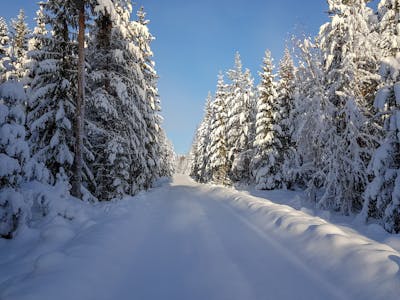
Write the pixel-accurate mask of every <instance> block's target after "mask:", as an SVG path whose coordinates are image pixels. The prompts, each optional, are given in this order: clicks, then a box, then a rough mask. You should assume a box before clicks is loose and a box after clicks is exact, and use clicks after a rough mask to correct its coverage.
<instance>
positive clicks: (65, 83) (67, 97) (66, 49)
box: [28, 0, 77, 182]
mask: <svg viewBox="0 0 400 300" xmlns="http://www.w3.org/2000/svg"><path fill="white" fill-rule="evenodd" d="M42 9H43V14H44V17H43V18H44V20H45V22H46V25H47V26H48V27H49V29H51V35H47V34H42V35H39V34H38V35H35V39H36V42H37V43H40V44H41V45H42V48H41V49H38V50H36V51H32V52H31V55H30V56H31V59H32V60H34V61H36V64H35V68H34V69H33V70H32V74H33V79H32V82H31V87H30V89H31V90H30V99H29V114H28V128H30V131H31V134H30V141H29V142H30V145H31V149H32V152H33V155H34V157H35V158H36V159H37V160H38V161H39V162H43V163H44V164H45V165H46V167H47V168H48V169H49V171H50V172H51V175H52V178H51V182H54V181H55V180H56V179H57V178H58V177H60V176H61V177H63V178H70V176H71V175H72V173H71V167H72V163H73V159H74V151H73V149H74V136H73V132H72V123H73V117H74V113H75V98H76V90H77V89H76V72H73V71H72V70H76V57H75V53H76V44H75V43H74V42H73V41H72V40H71V37H70V35H71V34H72V33H71V32H70V30H71V29H72V28H76V16H77V13H76V11H75V5H74V4H73V1H72V0H68V1H62V0H48V1H47V2H43V3H42Z"/></svg>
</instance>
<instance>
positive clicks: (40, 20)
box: [25, 4, 48, 87]
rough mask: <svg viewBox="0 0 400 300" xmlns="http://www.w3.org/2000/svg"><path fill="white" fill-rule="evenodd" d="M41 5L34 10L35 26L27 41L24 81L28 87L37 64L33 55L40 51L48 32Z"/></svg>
mask: <svg viewBox="0 0 400 300" xmlns="http://www.w3.org/2000/svg"><path fill="white" fill-rule="evenodd" d="M43 7H44V6H43V5H41V4H39V9H38V10H37V12H36V18H35V20H36V26H35V28H34V30H33V32H32V37H31V38H30V39H29V41H28V53H27V56H28V60H27V63H26V67H27V69H28V70H27V74H26V75H27V77H26V79H25V83H26V85H27V86H28V87H30V84H31V82H32V80H33V77H34V72H33V71H34V70H35V69H36V68H37V66H38V62H37V61H36V60H35V59H33V57H34V56H35V55H38V51H41V50H42V48H43V47H44V44H43V42H44V38H45V37H46V36H47V34H48V32H47V29H46V19H45V14H44V11H43Z"/></svg>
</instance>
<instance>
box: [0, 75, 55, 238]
mask: <svg viewBox="0 0 400 300" xmlns="http://www.w3.org/2000/svg"><path fill="white" fill-rule="evenodd" d="M26 100H27V99H26V94H25V91H24V88H23V86H22V84H21V83H20V82H18V81H17V80H16V79H9V80H7V81H6V82H4V83H2V84H1V85H0V237H1V238H12V237H13V236H14V235H15V233H16V230H17V229H18V227H19V226H20V225H21V224H23V223H25V219H26V218H28V217H29V215H30V209H31V206H32V203H31V202H30V200H29V199H26V198H25V197H24V196H23V195H22V194H21V192H20V189H19V188H20V185H21V184H22V183H23V182H25V181H30V180H33V179H37V180H43V181H46V180H47V177H48V172H47V170H46V169H45V168H43V165H40V164H37V163H36V162H35V161H34V160H33V159H31V156H30V149H29V146H28V143H27V141H26V139H25V138H26V131H25V120H26V119H25V102H26Z"/></svg>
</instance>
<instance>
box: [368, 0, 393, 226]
mask: <svg viewBox="0 0 400 300" xmlns="http://www.w3.org/2000/svg"><path fill="white" fill-rule="evenodd" d="M378 13H379V21H380V22H379V24H380V27H379V36H380V43H379V44H380V46H381V47H382V50H383V51H382V53H383V55H385V56H386V57H385V58H384V59H383V62H382V65H381V72H380V73H381V76H382V80H381V81H382V83H381V88H380V89H379V91H378V92H377V94H376V98H375V107H376V109H377V111H378V112H377V114H376V116H375V117H376V119H380V120H382V122H383V127H382V130H383V138H382V139H381V141H380V145H379V147H378V148H377V149H376V151H375V152H374V154H373V157H372V160H371V163H370V165H369V171H370V174H371V175H372V176H373V180H372V181H371V182H369V184H368V186H367V189H366V192H365V194H364V200H365V201H364V205H363V210H362V212H361V215H362V216H363V217H364V218H365V219H368V218H375V219H380V220H382V222H383V225H384V227H385V229H386V230H388V231H389V232H395V233H398V232H400V123H399V120H400V2H399V1H397V0H393V1H392V0H388V1H386V0H383V1H381V3H380V4H379V11H378Z"/></svg>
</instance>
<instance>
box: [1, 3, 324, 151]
mask: <svg viewBox="0 0 400 300" xmlns="http://www.w3.org/2000/svg"><path fill="white" fill-rule="evenodd" d="M2 2H4V3H2V9H1V13H0V14H1V15H2V16H4V17H5V18H6V19H10V18H11V17H15V16H16V14H17V13H18V10H19V8H24V9H25V11H26V13H27V15H28V18H29V23H30V24H32V23H33V22H32V19H33V17H34V13H35V10H36V8H37V5H36V4H35V3H36V1H34V0H6V1H5V0H3V1H2ZM136 2H137V3H138V5H143V6H144V7H145V9H146V11H147V13H148V18H149V19H150V21H151V23H150V25H149V26H150V30H151V31H152V33H153V35H154V36H155V37H156V40H155V41H154V43H153V51H154V53H155V61H156V67H157V71H158V73H159V75H160V80H159V90H160V95H161V100H162V107H163V113H162V114H163V116H164V118H165V121H164V128H165V129H166V131H167V134H168V137H169V138H170V139H171V140H172V142H173V143H174V146H175V150H176V151H177V153H186V152H187V151H188V150H189V148H190V144H191V141H192V137H193V134H194V131H195V128H196V126H197V124H198V123H199V122H200V121H201V118H202V114H203V105H204V101H205V100H204V99H205V98H206V96H207V93H208V91H210V90H211V91H214V89H215V85H216V81H217V74H218V72H219V70H223V71H224V70H227V69H228V68H230V67H231V66H232V65H233V59H234V53H235V52H236V51H239V52H240V54H241V56H242V61H243V64H244V66H245V67H247V68H249V69H250V70H251V71H252V73H253V76H255V77H256V81H258V78H257V76H256V75H257V72H258V70H259V68H260V65H261V62H262V58H263V54H264V51H265V50H266V49H267V48H268V49H270V50H271V51H272V54H273V56H274V58H275V63H276V64H277V63H278V61H279V59H280V58H281V55H282V53H283V49H284V47H285V41H286V40H287V39H288V38H289V37H290V35H291V34H292V33H301V32H305V33H308V34H312V35H314V34H316V33H317V32H318V30H319V27H320V25H322V24H323V23H324V22H326V21H327V20H328V17H327V15H326V13H325V12H326V10H327V3H326V1H324V0H307V1H299V0H246V1H245V0H202V1H195V0H168V1H160V0H137V1H136ZM135 10H136V9H135Z"/></svg>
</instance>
